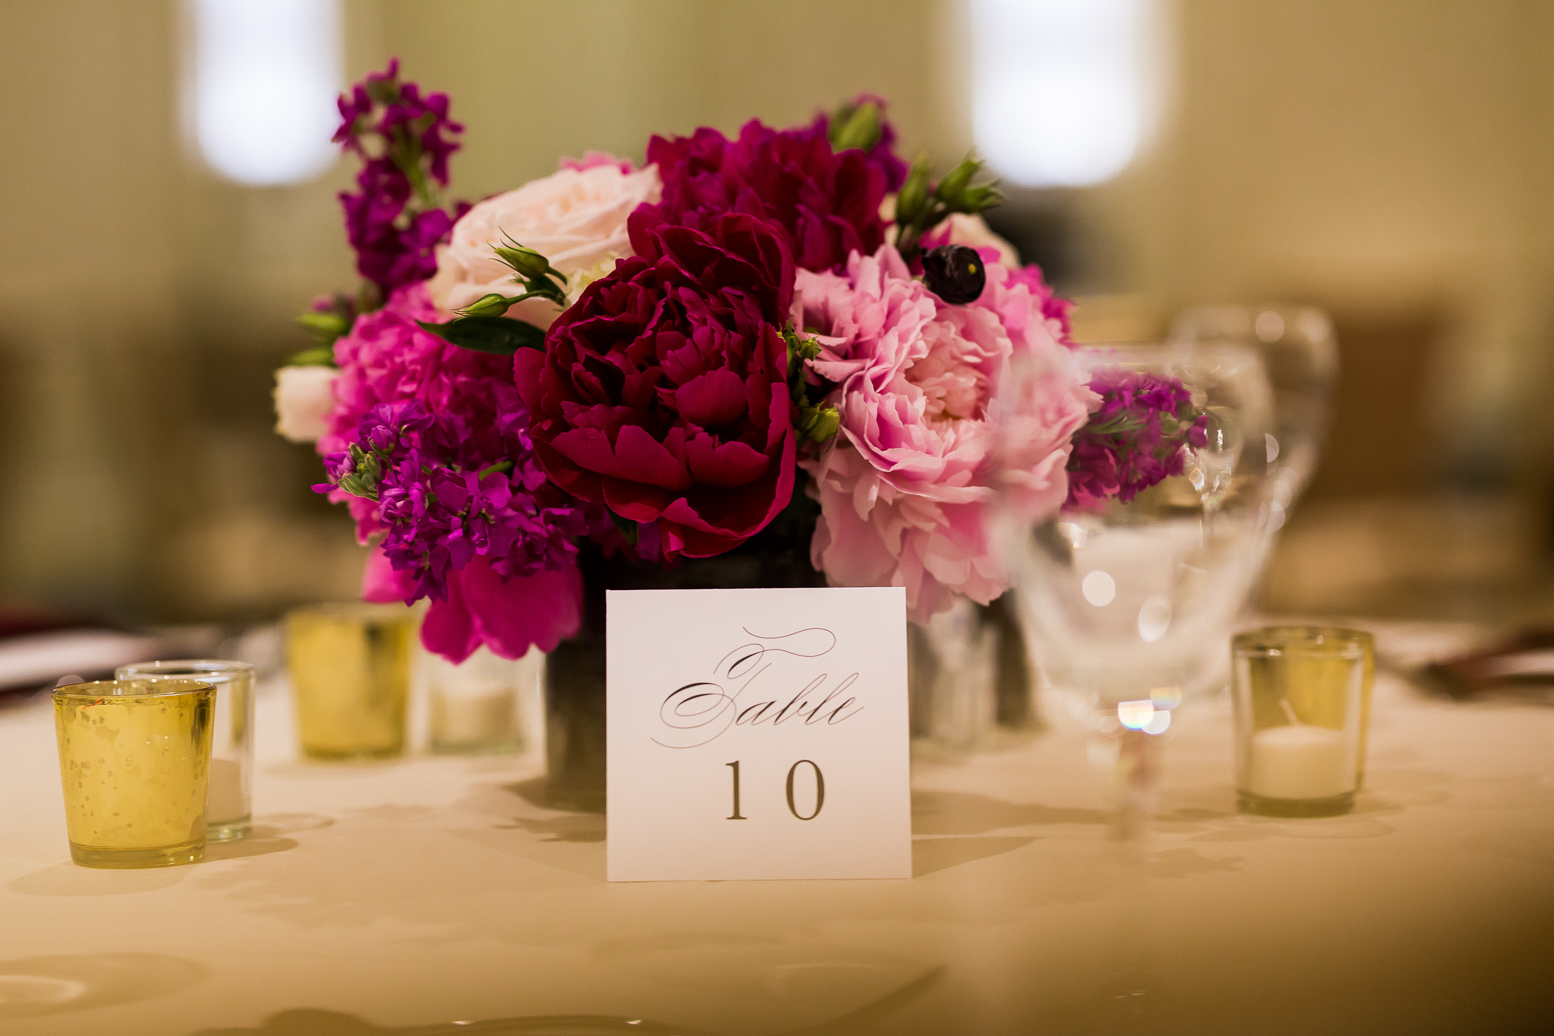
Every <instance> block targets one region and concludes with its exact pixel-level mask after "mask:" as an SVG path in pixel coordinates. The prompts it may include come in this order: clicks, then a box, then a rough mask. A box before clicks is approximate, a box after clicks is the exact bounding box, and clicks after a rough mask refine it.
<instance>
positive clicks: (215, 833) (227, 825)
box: [205, 817, 253, 842]
mask: <svg viewBox="0 0 1554 1036" xmlns="http://www.w3.org/2000/svg"><path fill="white" fill-rule="evenodd" d="M252 828H253V824H252V823H251V821H250V819H249V818H248V817H238V818H237V819H236V820H224V821H222V822H221V823H219V824H214V823H213V824H211V825H210V826H209V827H208V828H206V829H205V840H206V841H207V842H235V841H237V840H238V839H239V838H247V837H248V832H249V831H250V830H252Z"/></svg>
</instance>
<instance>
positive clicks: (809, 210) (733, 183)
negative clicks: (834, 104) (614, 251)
mask: <svg viewBox="0 0 1554 1036" xmlns="http://www.w3.org/2000/svg"><path fill="white" fill-rule="evenodd" d="M647 160H648V162H650V163H657V165H658V174H659V176H660V178H661V179H662V180H663V185H664V187H663V200H662V201H660V202H659V203H658V204H657V205H655V206H652V207H651V208H652V210H653V211H655V212H656V213H657V214H658V217H659V218H660V219H661V220H662V221H663V222H666V223H678V224H682V225H684V226H688V227H693V228H695V229H697V230H707V229H708V228H710V227H711V226H712V224H713V222H714V221H716V220H717V218H718V217H719V216H721V215H723V214H724V213H728V212H743V213H748V214H750V215H752V216H757V217H759V218H761V219H763V220H766V221H767V222H769V223H771V224H772V225H773V227H774V228H775V230H776V232H777V233H778V234H779V235H780V236H781V237H782V239H783V241H784V243H785V244H786V245H787V246H788V250H789V251H790V252H791V253H792V255H793V261H794V263H795V265H797V266H800V267H803V268H804V269H806V270H830V269H833V268H836V267H840V266H842V265H843V264H844V263H846V262H847V256H848V254H849V253H851V252H864V253H872V252H873V251H874V250H875V249H877V248H878V247H879V246H880V244H881V243H882V242H883V241H884V240H885V221H884V220H883V219H881V218H880V214H879V209H880V202H881V201H882V200H883V199H884V197H885V191H886V184H887V176H888V173H887V171H886V168H885V167H884V166H883V165H882V164H881V163H880V162H879V161H878V160H875V159H871V158H870V157H869V156H868V155H865V154H864V153H863V152H862V151H855V150H849V151H843V152H841V153H840V154H836V153H834V152H832V150H831V144H830V142H829V141H828V140H827V139H826V125H825V123H824V121H817V122H816V123H814V124H813V125H810V126H805V127H802V128H799V129H790V130H781V131H779V130H774V129H772V128H771V127H769V126H766V125H763V124H762V123H761V122H760V121H759V120H756V119H752V120H750V121H749V122H747V123H745V125H744V126H743V128H741V129H740V131H739V136H738V138H736V139H735V140H729V139H728V138H727V137H725V136H724V135H723V134H722V133H719V132H718V131H717V130H715V129H708V128H706V127H703V128H701V129H699V130H697V131H696V132H695V133H694V134H692V135H691V136H689V137H670V138H665V137H657V136H655V137H653V138H652V139H651V140H649V141H648V146H647Z"/></svg>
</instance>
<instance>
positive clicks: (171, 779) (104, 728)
mask: <svg viewBox="0 0 1554 1036" xmlns="http://www.w3.org/2000/svg"><path fill="white" fill-rule="evenodd" d="M53 698H54V730H55V734H56V735H57V737H58V740H59V771H60V778H61V781H62V784H63V786H64V792H65V829H66V832H67V834H68V836H69V839H70V857H71V859H73V860H75V862H76V863H78V864H81V865H82V866H84V867H168V866H172V865H174V864H180V863H193V862H195V861H196V860H198V859H200V858H201V857H203V856H204V855H205V794H206V784H207V781H208V775H209V770H210V743H211V718H212V713H213V710H214V706H215V688H214V687H212V686H211V685H210V684H209V683H206V682H203V681H200V680H97V681H94V682H92V683H78V684H67V685H66V686H64V687H57V688H55V689H54V694H53Z"/></svg>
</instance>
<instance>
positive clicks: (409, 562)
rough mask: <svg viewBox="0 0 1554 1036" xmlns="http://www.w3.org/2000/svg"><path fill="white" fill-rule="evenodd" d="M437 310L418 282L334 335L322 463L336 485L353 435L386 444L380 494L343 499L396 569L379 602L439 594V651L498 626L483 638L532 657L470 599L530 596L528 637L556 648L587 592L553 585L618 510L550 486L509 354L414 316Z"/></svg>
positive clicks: (432, 625) (459, 653) (456, 653)
mask: <svg viewBox="0 0 1554 1036" xmlns="http://www.w3.org/2000/svg"><path fill="white" fill-rule="evenodd" d="M436 319H437V315H436V309H435V308H434V307H433V306H432V304H431V302H430V300H429V299H428V297H427V290H426V286H425V285H424V284H414V285H411V286H409V287H406V288H401V289H400V290H398V291H396V292H395V293H394V294H393V295H391V296H390V297H389V299H388V302H387V304H385V305H384V307H383V308H382V309H380V310H377V311H375V312H372V313H368V314H365V315H363V316H361V317H359V318H357V320H356V323H355V325H354V326H353V327H352V329H351V331H350V333H349V334H347V335H345V336H344V337H342V338H341V339H339V340H338V341H337V342H336V343H335V360H336V362H337V363H338V364H339V367H340V373H339V376H338V378H337V379H336V381H335V396H336V399H337V403H336V406H335V409H334V410H333V412H331V413H330V415H329V417H328V419H327V421H326V424H327V425H328V429H329V431H328V433H327V434H326V435H324V436H323V437H321V438H320V440H319V443H318V450H319V452H320V454H325V455H328V460H327V461H326V470H327V471H328V472H329V474H330V477H331V481H336V482H337V481H338V480H339V477H340V474H341V471H340V470H339V469H340V465H341V463H342V461H341V458H342V457H343V456H344V451H345V450H346V449H347V448H348V447H349V446H350V445H352V444H356V445H357V446H359V447H361V448H363V449H374V448H376V449H378V450H380V451H381V452H383V453H384V454H385V456H386V463H385V465H384V470H383V473H382V477H381V482H380V485H379V492H378V499H377V500H376V501H374V500H369V499H364V498H361V497H356V496H347V495H346V494H345V493H344V492H342V491H339V490H336V491H335V493H334V494H333V496H334V498H336V499H340V498H343V499H346V500H348V502H349V504H350V508H351V513H352V515H353V516H354V517H355V518H356V519H357V533H358V535H359V536H360V538H361V539H362V540H363V542H366V541H367V540H368V538H369V537H379V538H381V543H380V544H379V546H378V548H377V556H378V557H379V558H380V559H381V563H380V568H383V567H384V566H386V570H387V571H389V572H393V573H395V576H396V578H395V579H392V580H386V579H384V578H381V577H382V572H381V571H380V572H379V573H378V576H377V577H375V578H374V580H372V581H369V586H368V588H369V589H370V590H372V591H373V593H374V594H375V595H376V596H375V597H374V598H373V599H378V600H382V599H385V597H384V595H385V594H389V593H392V594H393V596H392V597H391V598H388V599H393V600H405V601H409V600H415V599H416V598H418V597H422V596H427V597H431V598H432V599H433V602H434V603H433V605H432V609H431V611H430V612H429V614H428V619H427V621H426V623H425V624H423V627H422V639H423V642H424V643H425V644H426V646H427V647H428V648H429V649H430V650H433V651H437V652H438V653H440V654H443V655H446V656H447V657H449V658H452V659H454V660H455V661H457V660H460V659H462V658H465V657H467V656H468V655H469V653H470V651H473V650H474V647H473V646H469V638H468V637H466V636H464V635H463V634H460V635H459V636H452V635H446V636H445V635H444V633H439V631H444V632H445V631H447V630H449V629H455V630H464V631H468V630H484V629H488V628H489V629H498V628H500V629H506V630H507V632H506V633H504V634H502V635H500V636H498V635H496V634H493V635H492V636H490V637H487V638H486V640H485V642H486V643H488V644H490V646H491V647H492V649H493V650H495V651H497V652H498V653H499V654H504V655H508V656H510V657H515V656H516V655H521V654H523V652H524V651H526V650H527V649H528V643H529V642H525V643H521V644H520V643H518V642H517V641H516V640H513V639H511V638H510V637H508V634H511V633H512V630H511V629H507V627H502V626H500V621H499V619H498V618H497V617H488V618H489V621H488V622H487V623H486V625H480V624H479V623H476V622H475V620H474V619H473V618H471V617H470V616H469V615H468V614H466V613H469V609H470V607H471V602H472V601H487V600H495V599H497V598H501V599H502V600H505V601H507V602H508V606H510V607H518V604H515V603H514V602H520V603H521V605H522V606H521V608H520V613H521V614H522V615H526V616H528V618H527V619H526V620H525V622H526V623H527V625H526V626H525V627H523V628H532V629H536V630H540V632H541V634H543V636H541V639H539V640H535V641H532V643H541V644H542V646H543V644H545V643H549V644H551V645H552V646H553V645H554V643H555V640H556V638H557V637H559V636H568V635H570V634H571V633H572V632H574V631H575V630H576V628H577V621H578V615H579V614H580V613H579V608H580V607H581V605H580V603H579V602H580V598H577V599H574V598H569V597H558V596H556V595H557V593H558V592H559V591H562V590H567V591H568V592H570V590H568V588H572V587H574V584H575V583H576V579H575V577H576V571H575V569H576V565H575V555H576V541H577V539H578V538H579V537H581V536H585V535H589V534H591V533H593V532H595V531H597V530H598V528H599V526H600V524H601V523H602V524H603V525H605V526H607V525H608V520H607V519H606V518H605V517H604V515H603V513H602V512H601V511H600V510H599V509H598V508H596V507H590V506H589V505H587V504H584V503H583V502H581V501H579V500H576V499H573V498H571V497H568V496H567V495H566V494H565V493H563V492H562V491H561V490H560V489H558V488H557V487H556V486H555V485H553V484H551V482H550V480H549V479H548V478H547V477H546V474H545V472H544V470H543V469H542V468H541V467H540V465H539V463H538V461H537V460H536V459H535V456H534V452H533V448H532V443H531V441H530V439H529V432H528V424H529V413H528V410H527V409H526V408H525V407H524V405H523V403H522V400H521V399H520V398H519V396H518V393H517V391H516V389H515V388H514V386H513V384H512V374H511V367H510V364H511V361H510V360H509V359H508V358H507V357H503V356H493V355H491V354H489V353H481V352H475V351H472V350H468V349H460V348H458V347H457V346H454V345H450V344H449V343H447V342H445V341H443V340H442V339H441V338H438V337H437V336H436V335H432V334H429V333H427V332H426V331H424V330H422V328H421V327H420V326H419V325H418V324H417V323H416V321H418V320H426V321H433V320H436ZM566 573H571V575H565V574H566ZM371 574H372V573H371V572H369V575H371ZM564 575H565V578H561V577H562V576H564ZM471 580H475V581H476V582H477V583H478V584H479V587H483V588H485V589H484V590H481V589H478V588H473V587H474V584H472V583H471ZM487 584H491V585H490V586H488V585H487ZM525 588H527V589H525ZM579 593H580V590H579ZM525 594H527V596H525ZM472 595H473V596H472ZM575 596H576V595H574V597H575ZM450 611H451V612H456V613H459V614H463V615H465V618H463V619H459V620H458V621H455V620H454V618H451V617H449V615H448V613H449V612H450ZM512 621H514V622H516V621H517V619H516V618H513V619H512ZM471 623H474V625H471ZM492 624H497V625H492ZM516 628H517V627H514V629H516ZM471 635H473V634H471ZM479 642H480V641H478V640H477V641H475V642H474V643H475V644H477V645H478V643H479Z"/></svg>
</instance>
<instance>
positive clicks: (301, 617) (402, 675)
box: [286, 604, 416, 760]
mask: <svg viewBox="0 0 1554 1036" xmlns="http://www.w3.org/2000/svg"><path fill="white" fill-rule="evenodd" d="M415 622H416V620H415V614H414V613H413V612H411V611H410V609H408V608H402V607H395V606H392V605H369V604H324V605H316V606H313V607H309V608H299V609H297V610H295V611H293V612H290V613H288V614H287V616H286V664H287V669H288V671H289V672H290V674H291V687H292V693H293V695H294V696H295V701H296V705H297V736H298V739H299V740H300V741H301V743H302V753H303V755H305V756H307V757H308V758H310V759H330V760H348V759H389V758H393V757H394V756H397V755H399V754H400V753H401V752H402V751H404V747H405V702H406V698H407V697H408V691H409V685H410V652H411V645H412V640H413V637H414V635H415Z"/></svg>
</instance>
